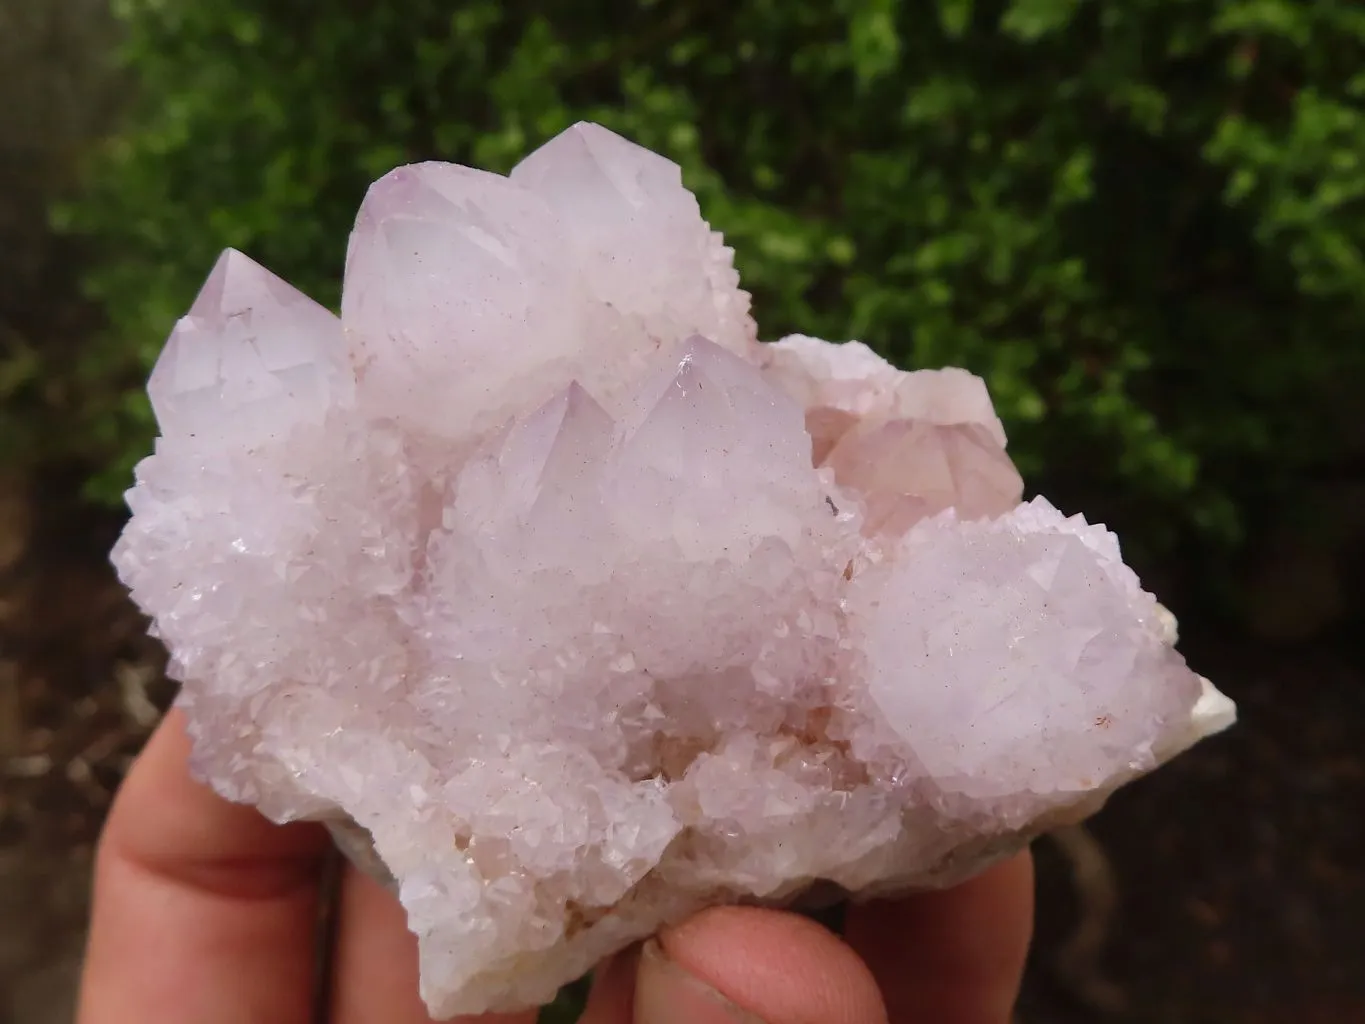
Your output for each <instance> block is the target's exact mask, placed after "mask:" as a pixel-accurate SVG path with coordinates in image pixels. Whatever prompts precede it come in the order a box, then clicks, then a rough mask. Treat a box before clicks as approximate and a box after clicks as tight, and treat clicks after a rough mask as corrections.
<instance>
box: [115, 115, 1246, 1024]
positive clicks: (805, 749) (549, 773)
mask: <svg viewBox="0 0 1365 1024" xmlns="http://www.w3.org/2000/svg"><path fill="white" fill-rule="evenodd" d="M731 257H732V253H731V251H730V250H729V249H727V248H726V247H725V246H724V244H723V242H722V240H721V238H720V236H719V235H717V234H716V233H715V232H713V231H711V230H710V228H709V227H708V226H707V224H706V222H705V221H704V220H703V219H702V217H701V214H700V212H699V210H698V207H697V203H696V201H695V200H694V198H693V197H692V195H691V194H690V193H689V192H688V191H687V190H686V189H685V188H684V187H683V185H682V183H681V177H680V174H679V171H678V168H677V167H676V166H675V165H673V164H672V163H670V162H668V161H667V160H664V159H663V158H661V157H659V156H656V155H654V154H652V153H650V152H648V151H645V150H643V149H641V148H639V147H637V146H634V145H632V144H631V143H629V142H626V141H625V140H623V139H621V138H619V137H617V136H615V135H613V134H611V133H610V132H608V131H606V130H604V129H602V128H600V127H597V126H595V125H591V124H582V125H578V126H576V127H574V128H572V129H570V130H569V131H567V132H565V133H564V134H563V135H561V136H559V137H558V138H556V139H554V140H552V141H551V142H549V143H548V144H546V145H545V146H544V147H543V148H541V149H540V150H538V151H537V152H535V153H534V154H532V155H531V156H530V157H528V158H527V159H526V160H525V161H524V162H523V163H522V164H521V165H520V166H518V167H517V168H516V169H515V170H513V171H512V173H511V174H510V175H508V176H506V177H502V176H498V175H494V174H489V173H485V172H482V171H477V170H471V169H468V168H463V167H455V166H449V165H445V164H438V163H427V164H420V165H416V166H411V167H403V168H400V169H398V170H396V171H394V172H392V173H391V174H389V175H388V176H386V177H384V178H383V179H381V180H380V181H378V182H377V183H376V184H375V185H374V186H373V187H372V188H371V190H370V192H369V194H368V196H367V197H366V199H365V201H364V204H363V206H362V207H361V210H360V214H359V217H358V220H357V222H356V227H355V231H354V233H353V235H352V238H351V242H350V247H349V251H348V253H347V259H346V275H345V289H344V298H343V301H342V308H341V315H340V317H339V318H338V317H337V316H335V315H333V314H332V313H331V312H329V311H327V310H326V309H324V308H322V307H321V306H319V305H317V304H316V303H314V302H313V301H311V300H310V299H308V298H306V297H305V296H303V295H301V294H300V293H298V292H297V291H295V290H294V289H292V288H291V287H289V286H288V285H287V284H285V283H284V282H283V281H281V280H279V279H278V278H276V277H274V276H272V275H271V274H270V273H269V272H267V271H266V270H264V269H262V268H261V267H259V266H257V265H256V264H255V263H253V262H252V261H251V260H249V259H248V258H247V257H246V256H243V255H241V254H240V253H236V252H232V251H229V252H227V253H225V254H224V256H223V257H222V259H221V260H220V262H219V263H218V265H217V267H216V268H215V269H214V271H213V273H212V275H211V277H210V278H209V280H208V283H207V284H206V285H205V286H204V289H203V291H202V292H201V293H200V295H199V297H198V299H197V300H196V301H195V303H194V305H193V307H192V308H191V310H190V311H189V314H188V315H187V316H186V317H185V318H184V319H182V320H181V321H180V322H179V324H178V325H177V326H176V328H175V330H174V333H173V334H172V335H171V337H170V340H169V341H168V343H167V345H166V348H165V351H164V353H163V354H162V356H161V358H160V361H159V362H158V363H157V365H156V369H155V371H154V372H153V375H152V379H151V382H150V385H149V390H150V393H151V398H152V402H153V406H154V408H155V411H156V415H157V419H158V422H159V424H160V428H161V437H160V438H159V439H158V441H157V445H156V451H155V454H153V455H152V456H151V457H149V458H148V459H147V460H145V461H144V462H143V463H142V464H141V465H140V466H139V468H138V472H137V482H136V486H134V488H133V489H132V490H131V491H130V492H129V495H128V500H129V504H130V506H131V509H132V513H133V515H132V519H131V521H130V523H129V525H128V527H127V530H126V531H125V533H124V535H123V537H122V539H121V540H120V542H119V544H118V547H117V549H116V551H115V555H114V559H115V562H116V564H117V566H118V569H119V571H120V573H121V575H122V577H123V579H124V580H125V581H126V582H127V584H128V585H129V587H130V588H131V589H132V593H133V596H134V597H135V599H136V600H137V601H138V603H139V604H140V605H141V606H142V607H143V608H144V609H145V610H146V611H147V612H148V613H149V614H150V615H151V616H152V618H153V620H154V623H155V629H156V631H157V633H158V635H160V636H161V637H162V638H163V639H164V640H165V642H166V644H167V646H168V648H169V649H170V651H171V653H172V657H173V661H172V667H173V672H174V674H175V675H176V676H177V677H178V678H179V679H181V680H182V681H183V683H184V686H183V690H182V693H181V697H180V704H181V706H182V707H183V708H184V709H185V711H186V712H187V716H188V721H189V723H190V730H191V733H192V736H193V739H194V760H195V768H196V771H198V772H199V773H200V774H201V775H202V776H203V777H204V778H206V779H207V780H208V781H209V782H210V783H211V784H212V785H213V786H214V787H215V788H216V789H217V790H218V791H219V792H221V793H222V794H223V795H225V796H226V797H228V798H230V799H233V800H238V801H245V802H249V803H252V804H255V805H257V806H258V807H260V809H261V810H262V811H263V812H264V813H265V814H267V815H269V816H270V817H272V818H274V819H276V820H280V821H285V820H294V819H313V820H320V821H323V822H326V823H328V824H329V826H331V827H332V829H333V832H334V834H335V835H336V836H337V839H338V841H339V842H340V843H341V844H342V845H343V847H344V848H345V849H347V850H348V851H349V852H351V853H352V855H353V857H354V858H355V859H356V861H357V862H358V863H361V864H362V865H365V866H367V867H368V868H369V869H370V870H372V871H373V872H375V873H376V874H378V875H380V876H382V877H384V878H385V879H386V880H387V881H388V882H389V884H391V885H392V886H393V888H394V890H395V891H396V893H397V895H398V897H399V898H400V899H401V901H402V903H403V905H404V907H405V908H406V910H407V913H408V920H409V922H410V925H411V927H412V929H413V931H414V932H415V933H416V934H417V936H418V937H419V941H420V948H421V964H422V988H423V995H424V997H425V999H426V1001H427V1003H428V1005H429V1006H430V1008H431V1010H432V1012H433V1013H435V1014H437V1015H450V1014H455V1013H470V1012H480V1011H484V1010H489V1009H495V1010H506V1009H512V1008H519V1007H524V1006H531V1005H536V1004H538V1003H541V1002H543V1001H545V1000H547V999H549V998H550V997H551V996H552V995H553V994H554V992H555V991H556V989H557V988H558V987H559V986H560V985H561V984H562V983H564V982H566V981H569V980H571V979H573V978H575V977H576V976H578V975H579V974H581V973H582V972H584V971H585V970H587V969H589V968H590V967H591V966H592V965H593V964H594V963H596V962H597V961H598V960H599V959H600V958H602V957H603V956H605V955H607V954H609V953H611V952H613V951H614V950H617V949H619V948H621V947H622V946H624V945H626V944H628V943H630V942H631V941H634V940H636V939H639V938H641V937H643V936H646V935H648V934H650V933H651V932H653V931H654V930H656V929H657V928H658V927H659V926H660V925H661V924H662V923H665V922H668V921H673V920H676V919H678V918H680V917H682V916H685V915H687V914H689V913H691V912H694V911H695V910H697V909H699V908H701V907H704V906H707V905H710V904H715V903H719V902H726V901H735V900H750V901H760V902H768V903H774V904H781V903H786V902H790V901H792V900H794V899H797V898H799V897H800V896H801V895H802V893H803V892H805V891H807V890H809V889H810V888H811V887H812V885H814V884H815V883H821V884H822V885H821V887H822V888H824V889H826V890H828V889H830V888H832V887H835V891H838V890H840V889H841V890H844V891H847V892H848V893H852V894H855V895H858V896H873V895H877V894H882V893H889V892H897V891H903V890H907V889H913V888H915V887H922V886H935V885H945V884H950V883H952V882H954V881H956V880H959V879H961V878H963V877H965V876H967V875H969V874H971V873H972V872H975V871H977V870H980V869H981V868H983V867H984V866H985V865H986V864H988V863H990V861H991V860H992V859H994V858H997V857H999V856H1003V855H1005V854H1007V853H1009V852H1010V851H1012V850H1014V849H1017V848H1018V847H1019V846H1020V845H1022V844H1023V843H1024V842H1026V841H1027V840H1028V838H1029V837H1030V836H1032V835H1035V834H1037V833H1038V832H1040V831H1042V830H1045V829H1047V828H1049V827H1051V826H1053V825H1055V824H1057V823H1059V822H1064V821H1068V820H1073V819H1075V818H1078V817H1081V816H1083V815H1085V814H1087V813H1089V812H1090V811H1092V810H1093V809H1094V808H1095V807H1097V806H1098V805H1099V804H1100V803H1101V802H1102V801H1103V799H1104V797H1105V796H1106V795H1107V794H1108V793H1110V792H1111V791H1112V790H1113V789H1114V788H1116V787H1117V786H1119V785H1121V784H1123V783H1124V782H1126V781H1128V780H1130V779H1132V778H1133V777H1135V776H1137V775H1139V774H1141V773H1143V772H1146V771H1148V770H1150V769H1152V768H1153V767H1155V766H1156V765H1157V764H1159V763H1160V762H1161V761H1162V760H1164V759H1166V758H1169V757H1171V756H1173V755H1174V754H1176V753H1178V752H1179V751H1180V750H1182V749H1184V748H1185V747H1187V746H1189V745H1190V744H1191V743H1193V742H1195V741H1196V740H1197V739H1199V738H1200V737H1201V736H1203V735H1206V734H1208V733H1210V732H1212V731H1215V730H1217V729H1219V728H1221V727H1223V726H1224V725H1226V724H1228V722H1230V721H1231V717H1232V708H1231V705H1230V704H1229V703H1228V702H1227V701H1226V700H1225V699H1224V698H1222V697H1221V696H1220V695H1219V694H1217V692H1216V691H1214V690H1213V689H1212V688H1211V687H1210V686H1209V685H1208V684H1207V683H1205V682H1204V681H1203V680H1201V679H1200V678H1199V677H1198V676H1196V675H1195V674H1194V673H1192V672H1191V671H1190V670H1189V669H1188V668H1187V667H1186V666H1185V663H1184V661H1183V660H1182V658H1181V657H1180V656H1179V655H1178V654H1177V653H1176V652H1175V650H1174V649H1173V642H1174V635H1173V626H1172V623H1171V621H1170V619H1169V616H1168V615H1166V614H1165V613H1164V611H1163V609H1161V607H1160V606H1159V605H1158V604H1157V603H1156V601H1155V600H1154V599H1153V598H1152V597H1151V596H1149V595H1148V594H1146V593H1145V592H1144V591H1143V590H1142V588H1141V587H1140V585H1139V583H1138V580H1137V579H1136V577H1135V576H1134V575H1133V573H1132V572H1131V571H1130V570H1129V569H1128V568H1126V567H1125V566H1124V564H1123V561H1122V558H1121V557H1120V554H1119V547H1118V543H1117V541H1116V540H1115V538H1114V537H1113V536H1112V535H1111V534H1110V533H1108V532H1107V531H1106V530H1105V529H1104V528H1103V527H1102V526H1094V525H1090V524H1088V523H1087V522H1086V521H1085V520H1084V519H1082V518H1081V517H1079V516H1072V517H1066V516H1064V515H1062V514H1061V513H1060V512H1058V511H1057V510H1056V509H1055V508H1053V507H1052V506H1051V505H1049V504H1048V503H1047V502H1046V501H1044V500H1042V499H1035V500H1033V501H1029V502H1026V503H1025V502H1022V501H1021V496H1022V482H1021V480H1020V478H1019V474H1018V473H1017V472H1016V471H1015V469H1014V466H1013V464H1012V463H1011V461H1010V459H1009V457H1008V456H1007V454H1006V451H1005V434H1004V430H1003V429H1002V427H1001V424H1000V421H999V420H998V419H997V418H996V415H995V413H994V411H993V409H992V407H991V402H990V398H989V396H988V395H987V392H986V388H985V386H984V384H983V383H982V382H981V381H980V380H979V379H977V378H976V377H973V376H971V375H970V374H967V373H965V372H963V371H960V370H954V369H945V370H927V371H918V372H913V373H906V372H902V371H900V370H897V369H895V368H894V367H892V366H891V365H889V364H888V363H886V362H885V361H883V360H882V359H881V358H880V357H878V356H877V355H875V354H874V353H873V352H872V351H871V350H870V349H868V348H866V347H865V346H863V345H860V344H857V343H848V344H842V345H835V344H830V343H827V342H824V341H818V340H815V339H811V338H805V337H793V338H788V339H786V340H784V341H780V342H777V343H773V344H760V343H759V342H758V341H757V330H756V328H755V325H754V322H753V321H752V319H751V318H750V316H749V302H748V296H747V295H746V294H745V293H744V292H743V291H741V290H740V288H739V279H738V275H737V274H736V272H735V270H734V268H733V265H732V258H731Z"/></svg>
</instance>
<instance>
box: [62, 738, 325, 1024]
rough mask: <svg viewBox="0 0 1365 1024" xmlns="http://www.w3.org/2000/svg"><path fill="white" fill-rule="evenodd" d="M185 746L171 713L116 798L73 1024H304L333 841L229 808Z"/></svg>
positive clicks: (99, 861) (99, 864) (316, 831)
mask: <svg viewBox="0 0 1365 1024" xmlns="http://www.w3.org/2000/svg"><path fill="white" fill-rule="evenodd" d="M189 747H190V744H189V739H188V738H187V737H186V735H185V731H184V726H183V721H182V719H181V717H180V715H179V714H178V713H176V712H171V714H170V715H168V716H167V719H166V721H165V722H163V723H162V725H161V727H160V728H159V729H158V730H157V732H156V734H155V735H154V736H153V737H152V739H151V740H150V742H149V743H148V744H147V748H146V749H145V750H144V751H143V753H142V755H141V757H139V758H138V760H137V761H136V762H135V764H134V766H133V768H132V770H131V771H130V772H129V775H128V778H127V780H126V781H125V782H124V784H123V787H122V789H121V790H120V792H119V795H118V797H117V798H116V800H115V802H114V807H113V809H112V811H111V812H110V817H109V821H108V823H107V825H106V826H105V831H104V834H103V836H102V838H101V840H100V848H99V853H98V856H97V858H96V867H95V897H94V908H93V911H92V915H91V925H90V938H89V942H88V945H87V948H86V961H85V972H84V976H83V978H82V983H81V998H80V1006H79V1009H78V1011H77V1024H145V1022H147V1021H168V1020H174V1021H181V1022H184V1024H230V1022H231V1024H242V1022H245V1021H271V1022H272V1024H275V1022H278V1024H307V1022H308V1021H309V1020H310V1017H311V1013H312V1004H313V999H314V977H313V975H314V963H315V958H314V949H315V929H316V925H317V914H318V877H319V870H320V866H321V862H322V858H323V856H324V855H325V851H326V849H327V839H326V836H325V833H323V831H322V830H321V829H320V828H317V827H315V826H296V825H289V826H284V827H279V826H275V825H272V824H270V823H269V822H268V821H266V820H265V819H264V818H263V817H261V816H260V815H259V814H258V813H257V812H256V811H254V810H252V809H251V808H247V807H242V806H239V805H236V804H231V803H228V802H227V801H226V800H223V799H222V798H221V797H219V796H217V795H216V794H215V793H213V792H212V791H211V790H209V789H208V788H207V787H205V786H203V785H200V784H199V783H198V782H195V781H194V780H193V779H192V778H190V775H189V771H188V767H187V759H188V755H189Z"/></svg>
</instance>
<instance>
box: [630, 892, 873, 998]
mask: <svg viewBox="0 0 1365 1024" xmlns="http://www.w3.org/2000/svg"><path fill="white" fill-rule="evenodd" d="M634 1019H635V1024H886V1019H887V1017H886V1008H885V1007H884V1006H883V1004H882V998H881V994H880V993H879V992H878V989H877V984H876V982H875V981H874V980H873V977H872V973H871V972H870V971H869V970H868V968H867V967H866V965H864V964H863V962H862V960H861V959H859V957H858V955H857V954H856V953H854V952H853V950H852V949H850V948H849V947H848V946H846V945H845V944H844V943H843V941H842V940H840V939H839V938H837V937H835V936H834V935H833V934H831V933H830V932H829V931H827V930H826V929H824V928H822V927H821V926H820V925H818V924H816V923H815V922H814V921H811V920H808V919H807V918H804V917H800V916H798V915H796V914H789V913H783V912H781V911H776V910H761V909H758V908H754V907H720V908H716V909H714V910H707V911H704V912H703V913H701V914H698V915H697V916H696V917H693V918H691V919H690V920H688V921H687V922H685V923H684V924H682V925H679V926H678V927H676V928H672V929H669V930H667V931H665V932H663V933H662V934H661V935H660V936H659V937H658V938H657V939H654V940H651V941H650V942H649V943H647V944H646V946H645V947H644V949H643V951H642V952H641V954H640V960H639V968H638V971H637V974H636V978H635V1014H634Z"/></svg>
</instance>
